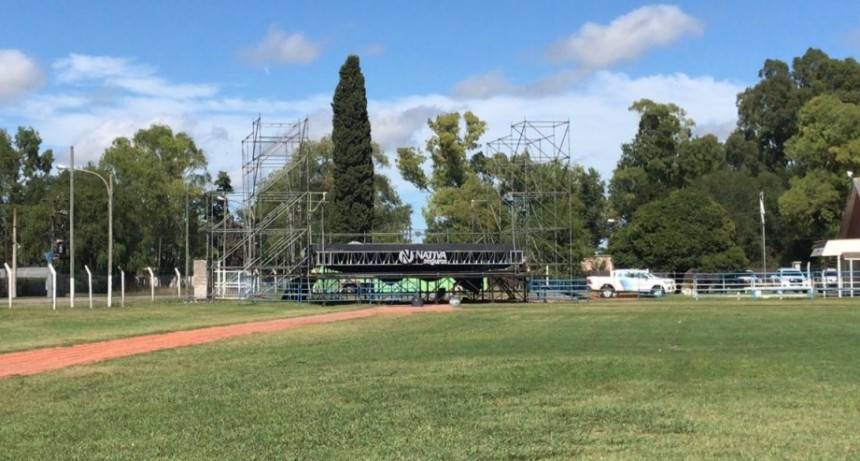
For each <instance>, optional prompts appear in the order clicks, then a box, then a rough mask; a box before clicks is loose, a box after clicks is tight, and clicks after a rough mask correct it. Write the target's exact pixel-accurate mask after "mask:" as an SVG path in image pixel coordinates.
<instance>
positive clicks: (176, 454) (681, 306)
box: [0, 298, 860, 460]
mask: <svg viewBox="0 0 860 461" xmlns="http://www.w3.org/2000/svg"><path fill="white" fill-rule="evenodd" d="M138 309H139V310H140V311H144V310H146V308H142V307H141V308H127V309H126V310H128V311H132V312H133V311H136V310H138ZM184 309H190V310H191V316H193V317H194V318H195V320H194V321H187V322H186V321H182V320H181V318H182V317H183V314H186V315H187V314H189V311H188V310H184ZM243 309H244V311H243ZM152 310H153V312H147V313H146V314H144V313H143V312H140V313H138V315H140V316H145V317H146V318H147V320H146V321H139V320H138V319H137V317H135V316H134V315H130V314H128V313H126V312H119V310H114V311H110V312H108V311H106V310H101V311H100V312H98V313H97V314H94V315H92V316H88V315H85V314H87V313H83V314H81V313H80V312H78V311H75V312H69V311H64V312H58V313H57V314H51V315H53V316H44V315H43V313H42V312H41V311H37V310H32V309H26V310H21V312H16V313H14V314H11V313H6V312H4V313H2V314H0V335H2V336H0V337H2V338H3V340H2V342H3V343H4V344H3V347H5V348H6V349H8V350H18V349H21V348H26V347H30V346H31V345H32V344H43V343H50V342H52V341H53V342H56V343H67V342H68V341H71V340H73V341H86V340H91V339H102V338H104V337H106V336H110V335H113V334H117V335H120V336H124V335H128V334H129V333H133V332H136V331H138V330H141V328H142V327H143V326H144V325H143V324H145V329H146V330H152V331H155V330H167V329H171V328H176V327H179V328H185V327H188V326H189V325H190V324H192V323H194V324H197V323H205V322H206V321H207V320H208V319H209V318H210V315H209V314H207V311H209V312H210V314H211V317H212V318H216V317H217V319H216V320H213V323H224V322H225V321H232V320H231V319H239V318H241V317H242V313H243V312H244V313H246V314H247V315H248V316H249V317H254V318H255V319H256V318H261V317H269V318H271V317H270V316H278V315H280V316H287V315H296V314H305V313H311V312H315V311H316V308H313V307H306V306H303V307H296V306H288V305H275V306H272V305H251V306H228V305H201V306H199V307H198V306H193V307H188V306H185V305H173V306H163V307H158V308H155V309H152ZM219 310H225V311H229V314H223V313H220V312H219V313H216V312H215V311H219ZM30 316H33V317H37V318H38V319H37V320H35V321H33V320H30V319H29V317H30ZM79 316H80V317H79ZM72 319H76V320H75V321H74V322H73V321H72ZM52 322H56V323H63V324H64V326H62V327H57V328H54V333H55V334H56V335H58V336H66V338H64V339H55V340H51V339H50V338H47V337H41V336H42V334H41V333H39V332H37V331H35V326H34V325H39V328H51V327H50V325H51V324H52ZM135 324H136V325H135ZM129 325H132V326H129ZM18 326H21V327H22V328H25V329H28V330H30V334H32V335H34V336H36V337H41V339H38V340H36V341H30V340H28V339H27V337H26V336H28V335H26V334H17V333H13V332H14V331H15V330H16V329H17V327H18ZM77 328H81V329H85V331H84V332H81V333H77V332H76V331H75V330H76V329H77ZM114 332H116V333H114ZM141 332H143V331H141ZM10 335H11V337H10ZM858 345H860V300H844V301H832V300H828V301H824V300H816V301H814V302H810V301H807V300H793V301H783V302H779V301H757V302H744V301H736V300H720V301H698V302H696V301H692V300H690V299H683V298H682V299H663V300H647V301H630V302H626V301H621V302H618V301H611V302H590V303H579V304H528V305H482V306H471V305H468V306H466V307H464V308H462V309H458V310H457V311H455V312H452V313H426V314H423V315H412V316H383V317H374V318H369V319H363V320H357V321H350V322H339V323H333V324H326V325H314V326H309V327H304V328H301V329H294V330H285V331H282V332H277V333H267V334H258V335H253V336H247V337H242V338H239V339H232V340H228V341H222V342H218V343H212V344H208V345H203V346H195V347H188V348H182V349H175V350H167V351H160V352H156V353H151V354H146V355H140V356H134V357H129V358H125V359H118V360H111V361H107V362H102V363H99V364H95V365H89V366H81V367H73V368H68V369H63V370H60V371H56V372H51V373H45V374H40V375H33V376H27V377H13V378H10V379H5V380H0V447H2V448H0V459H10V460H22V459H80V460H100V459H147V460H151V459H170V460H185V459H207V460H208V459H236V460H240V459H241V460H254V459H258V460H269V459H301V460H365V459H368V460H399V459H403V460H476V459H477V460H505V459H507V460H532V459H535V460H537V459H555V460H568V459H610V460H611V459H637V460H638V459H649V460H651V459H655V460H664V459H684V460H688V459H732V460H734V459H749V460H762V459H798V460H800V459H802V460H808V459H816V460H820V459H858V458H860V351H858Z"/></svg>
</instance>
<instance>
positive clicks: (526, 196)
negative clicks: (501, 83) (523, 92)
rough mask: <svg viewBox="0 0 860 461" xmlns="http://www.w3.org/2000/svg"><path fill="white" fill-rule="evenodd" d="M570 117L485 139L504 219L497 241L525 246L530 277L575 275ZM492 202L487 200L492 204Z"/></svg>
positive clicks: (534, 123) (525, 123)
mask: <svg viewBox="0 0 860 461" xmlns="http://www.w3.org/2000/svg"><path fill="white" fill-rule="evenodd" d="M569 135H570V122H568V121H546V122H540V121H528V120H526V121H523V122H520V123H515V124H513V125H511V132H510V134H509V135H507V136H504V137H502V138H499V139H496V140H494V141H490V142H489V143H487V150H488V158H489V159H490V162H491V163H492V164H493V165H494V168H495V169H496V171H498V172H499V175H500V177H501V178H502V179H501V181H500V183H499V184H497V185H496V186H497V187H496V189H497V192H498V198H497V199H498V203H497V204H495V206H496V207H497V208H496V209H497V210H498V214H496V213H494V215H496V216H500V217H501V218H499V221H500V222H503V224H502V226H501V227H500V228H501V232H500V243H507V242H510V243H513V244H514V247H515V248H517V249H521V250H523V253H524V256H525V259H526V263H527V267H528V270H530V271H532V272H533V275H534V276H539V275H544V274H545V275H546V276H552V277H572V276H573V275H574V274H575V272H576V271H575V270H574V264H575V263H576V261H575V256H574V255H575V252H574V247H573V242H574V239H573V237H574V230H573V221H574V201H573V197H572V196H573V176H572V172H571V169H570V168H571V164H570V161H571V160H570V159H571V157H570V137H569ZM493 206H494V204H490V208H491V209H493Z"/></svg>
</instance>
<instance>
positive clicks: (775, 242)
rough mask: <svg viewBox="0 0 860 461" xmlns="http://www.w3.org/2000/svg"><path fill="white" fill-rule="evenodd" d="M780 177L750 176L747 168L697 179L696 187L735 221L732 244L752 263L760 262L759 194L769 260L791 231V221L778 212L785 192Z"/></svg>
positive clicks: (782, 246) (716, 172)
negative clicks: (780, 198)
mask: <svg viewBox="0 0 860 461" xmlns="http://www.w3.org/2000/svg"><path fill="white" fill-rule="evenodd" d="M782 184H783V183H782V180H781V179H780V178H779V177H778V176H777V175H776V174H774V173H769V172H762V173H761V174H760V175H758V176H753V175H752V174H750V172H748V171H746V170H731V169H724V170H718V171H715V172H712V173H709V174H707V175H705V176H702V177H701V178H699V180H698V181H696V184H695V186H694V187H695V188H697V189H700V190H702V191H704V192H705V193H707V194H708V196H710V198H711V200H713V201H715V202H717V203H719V204H720V205H721V206H722V207H723V209H725V210H726V213H727V214H728V216H729V218H731V220H732V221H733V222H734V223H735V243H737V244H738V246H740V247H741V248H742V249H743V251H744V254H745V255H746V257H747V259H749V260H750V261H751V262H752V263H753V264H755V263H758V262H761V258H762V251H761V250H762V248H761V246H762V235H761V214H760V208H759V197H760V194H761V193H764V199H765V210H766V215H765V216H766V219H765V226H766V227H765V235H766V238H765V244H766V246H767V249H766V253H765V254H766V257H767V260H768V261H775V260H776V259H777V258H778V255H779V253H780V252H781V251H782V250H783V248H784V245H785V236H786V235H788V234H790V224H789V223H788V221H787V220H786V218H785V217H784V216H782V215H781V214H780V213H779V208H778V206H777V199H778V198H779V196H780V195H782V193H783V192H784V191H785V188H784V187H783V185H782Z"/></svg>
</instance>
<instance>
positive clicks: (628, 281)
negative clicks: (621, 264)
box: [586, 269, 675, 298]
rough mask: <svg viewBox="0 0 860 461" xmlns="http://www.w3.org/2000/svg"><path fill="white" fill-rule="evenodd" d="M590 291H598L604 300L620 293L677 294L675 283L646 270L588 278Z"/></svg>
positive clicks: (632, 270)
mask: <svg viewBox="0 0 860 461" xmlns="http://www.w3.org/2000/svg"><path fill="white" fill-rule="evenodd" d="M586 283H587V284H588V289H589V290H592V291H597V292H599V293H600V296H601V297H602V298H611V297H613V296H617V295H618V294H619V293H622V294H623V293H631V294H638V295H648V296H655V297H659V296H663V295H665V294H666V293H674V292H675V281H674V280H672V279H664V278H660V277H657V276H656V275H654V274H652V273H651V272H650V271H648V270H644V269H616V270H614V271H612V272H610V274H609V276H603V277H600V276H591V277H588V278H587V282H586Z"/></svg>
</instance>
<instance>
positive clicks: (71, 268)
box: [69, 146, 75, 308]
mask: <svg viewBox="0 0 860 461" xmlns="http://www.w3.org/2000/svg"><path fill="white" fill-rule="evenodd" d="M69 307H72V308H73V307H75V146H72V147H69Z"/></svg>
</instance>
